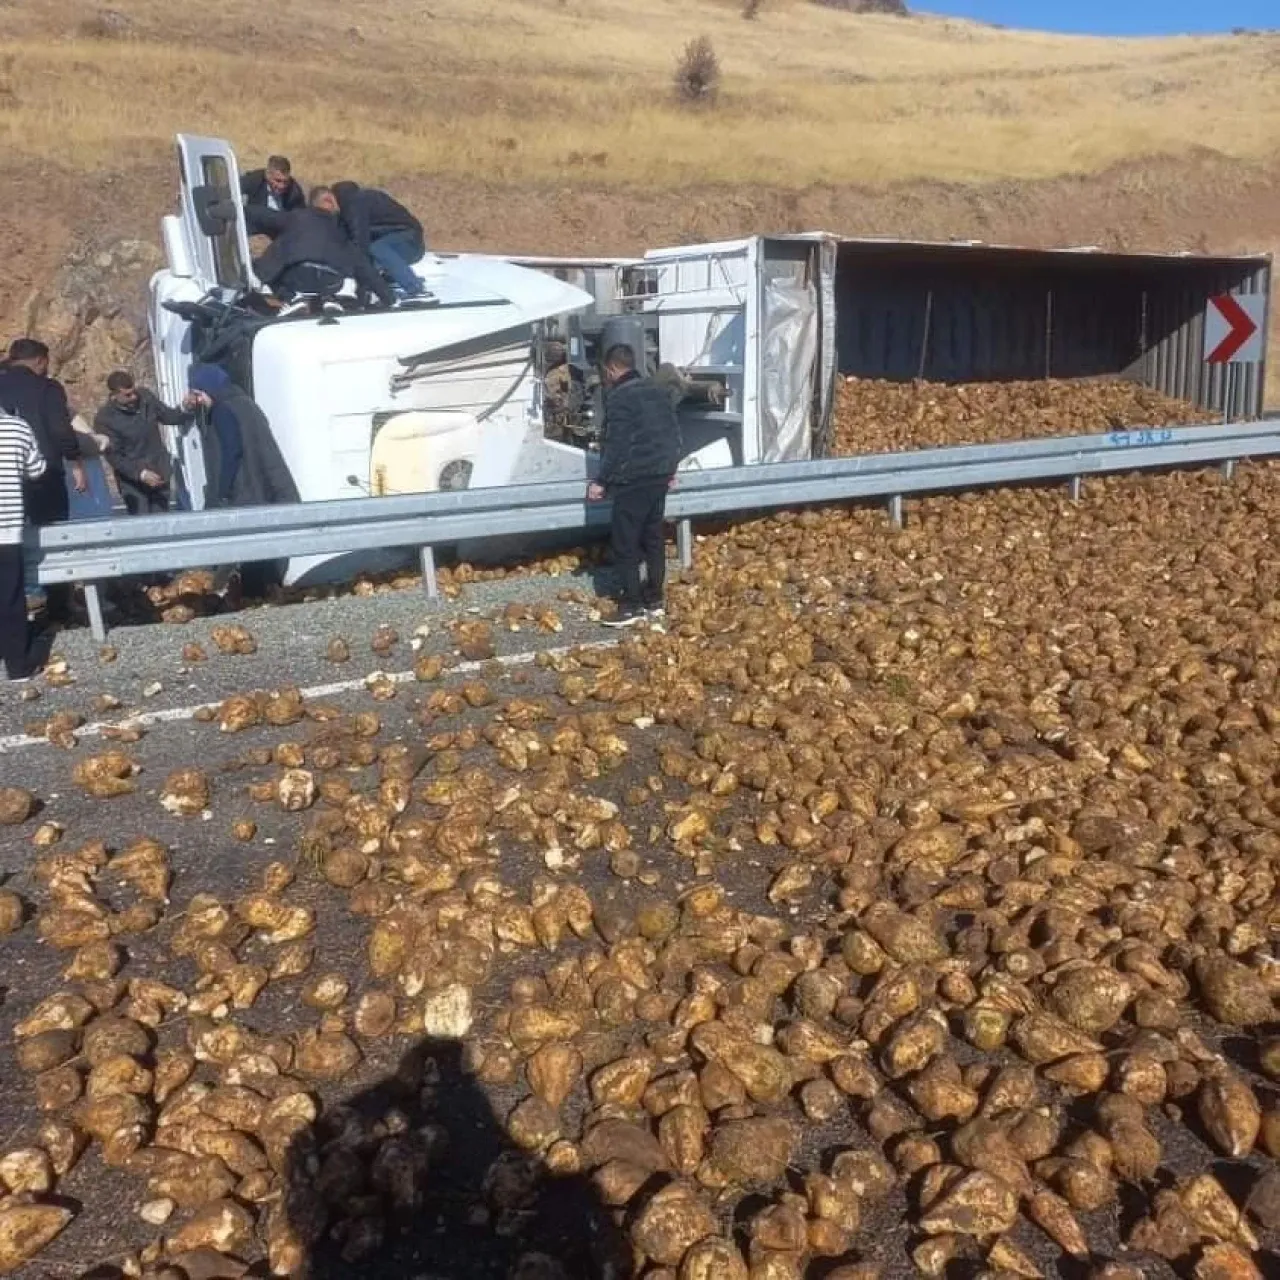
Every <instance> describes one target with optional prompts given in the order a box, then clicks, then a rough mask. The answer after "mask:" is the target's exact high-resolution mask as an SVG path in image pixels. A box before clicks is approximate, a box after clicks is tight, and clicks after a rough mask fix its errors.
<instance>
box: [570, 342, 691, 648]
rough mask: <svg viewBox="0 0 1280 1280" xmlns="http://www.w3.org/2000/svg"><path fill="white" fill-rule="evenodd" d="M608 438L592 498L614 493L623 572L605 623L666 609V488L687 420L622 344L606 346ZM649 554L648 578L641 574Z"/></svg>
mask: <svg viewBox="0 0 1280 1280" xmlns="http://www.w3.org/2000/svg"><path fill="white" fill-rule="evenodd" d="M604 378H605V384H606V386H607V387H608V391H607V393H606V395H605V402H604V443H603V445H602V447H601V451H600V470H599V472H598V474H597V476H596V479H595V480H593V481H592V483H591V485H590V486H589V487H588V489H587V498H588V500H590V501H592V502H600V501H602V500H603V499H604V498H605V497H606V496H608V497H610V498H612V499H613V523H612V527H611V536H612V540H613V560H614V564H615V565H616V566H617V570H618V573H619V574H620V575H621V578H622V595H621V597H620V599H619V600H618V612H617V614H616V615H615V616H614V617H612V618H609V619H607V620H606V622H605V626H609V627H633V626H636V625H638V624H640V623H642V622H645V621H646V620H648V619H649V618H658V617H661V616H662V615H663V612H664V610H663V596H662V587H663V581H664V579H665V577H666V569H667V552H666V545H665V543H664V540H663V522H664V520H665V518H666V506H667V491H668V490H669V489H670V488H671V487H672V485H674V483H675V474H676V467H677V466H678V465H679V463H680V458H681V454H682V444H681V439H680V420H679V419H678V418H677V417H676V411H675V409H674V408H673V406H672V404H671V397H670V395H669V394H668V392H667V391H666V389H665V388H663V387H661V386H659V385H658V384H657V383H656V382H654V381H653V380H652V379H651V378H645V377H641V375H640V374H639V373H638V372H637V371H636V357H635V353H634V352H633V351H632V349H631V348H630V347H628V346H624V345H622V344H618V345H617V346H613V347H610V348H609V350H608V351H607V352H606V353H605V361H604ZM642 558H643V560H644V564H645V568H646V573H647V579H646V581H645V583H644V585H643V586H642V585H641V581H640V561H641V559H642Z"/></svg>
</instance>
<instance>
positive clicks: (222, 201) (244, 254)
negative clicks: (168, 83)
mask: <svg viewBox="0 0 1280 1280" xmlns="http://www.w3.org/2000/svg"><path fill="white" fill-rule="evenodd" d="M177 145H178V167H179V171H180V173H181V177H182V195H181V220H182V224H183V230H184V231H185V233H186V234H185V237H184V238H185V240H186V243H187V246H188V248H189V250H190V253H191V258H192V262H191V265H192V267H193V268H194V271H195V278H196V279H197V280H198V281H199V283H200V284H201V285H203V286H204V287H205V288H206V289H209V290H214V289H225V290H229V291H231V292H234V293H239V292H243V291H244V290H246V289H251V288H253V287H254V286H255V284H256V283H257V281H256V279H255V278H254V275H253V265H252V259H251V258H250V255H249V233H248V229H247V227H246V225H245V219H244V206H243V203H242V201H241V198H240V170H239V167H238V166H237V164H236V157H235V153H234V152H233V151H232V150H231V145H230V144H229V143H227V142H224V141H223V140H222V139H221V138H202V137H198V136H197V135H195V134H190V133H180V134H178V139H177Z"/></svg>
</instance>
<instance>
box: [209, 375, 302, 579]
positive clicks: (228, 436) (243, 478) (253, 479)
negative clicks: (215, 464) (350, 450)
mask: <svg viewBox="0 0 1280 1280" xmlns="http://www.w3.org/2000/svg"><path fill="white" fill-rule="evenodd" d="M187 385H188V386H189V387H190V388H191V393H190V395H188V397H187V404H188V406H189V407H190V408H197V407H198V408H203V409H205V410H207V411H208V414H209V421H210V425H211V426H212V427H213V429H214V432H215V434H216V436H217V440H218V449H217V452H218V454H219V471H220V474H219V475H218V477H217V479H216V483H215V484H214V485H213V486H212V488H213V494H212V497H213V501H211V502H210V505H211V506H223V507H256V506H266V505H272V504H283V503H289V502H300V501H301V498H300V497H299V495H298V486H297V485H296V484H294V482H293V477H292V476H291V475H290V474H289V467H288V464H287V463H286V462H285V460H284V455H283V454H282V453H281V452H280V446H279V445H278V444H277V443H276V438H275V436H273V435H272V434H271V424H270V423H269V422H268V421H267V415H266V414H265V413H263V412H262V410H261V409H259V408H258V406H257V404H256V403H255V402H254V400H253V397H252V396H250V395H249V393H248V392H247V391H245V390H244V389H243V388H242V387H239V386H237V385H236V384H235V383H234V382H232V380H231V376H230V375H229V374H228V373H227V371H226V370H225V369H223V368H222V367H221V366H219V365H216V364H197V365H193V366H192V367H191V372H190V373H189V374H188V375H187ZM231 441H234V445H229V442H231ZM236 450H238V456H230V457H229V456H228V454H229V452H230V453H232V454H234V452H235V451H236ZM283 568H284V565H283V563H281V562H279V561H266V562H262V563H258V564H249V565H243V566H241V583H242V586H243V590H244V592H245V593H246V594H248V595H251V596H263V595H266V593H267V590H268V588H269V587H270V586H272V585H274V584H278V583H279V581H280V578H281V575H282V571H283Z"/></svg>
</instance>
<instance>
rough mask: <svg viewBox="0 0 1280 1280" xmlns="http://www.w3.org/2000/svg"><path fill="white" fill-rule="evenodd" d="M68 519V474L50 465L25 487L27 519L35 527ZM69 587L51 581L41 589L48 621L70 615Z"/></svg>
mask: <svg viewBox="0 0 1280 1280" xmlns="http://www.w3.org/2000/svg"><path fill="white" fill-rule="evenodd" d="M70 518H71V498H70V496H69V495H68V494H67V477H66V473H65V472H64V471H63V470H62V468H61V467H50V468H49V469H48V470H47V471H46V472H45V473H44V475H42V476H41V477H40V479H39V480H34V481H31V482H29V483H28V486H27V519H28V520H29V521H30V522H31V523H32V524H33V525H36V526H44V525H47V524H58V523H60V522H61V521H63V520H69V519H70ZM71 594H72V588H71V584H70V583H69V582H59V583H56V584H54V583H51V584H50V585H49V586H47V587H46V588H45V591H44V616H45V618H46V619H47V620H48V621H49V622H67V621H69V620H70V618H71Z"/></svg>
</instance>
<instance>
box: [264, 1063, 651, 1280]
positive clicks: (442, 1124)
mask: <svg viewBox="0 0 1280 1280" xmlns="http://www.w3.org/2000/svg"><path fill="white" fill-rule="evenodd" d="M281 1209H282V1212H283V1215H284V1218H285V1221H286V1222H287V1224H288V1227H289V1229H290V1234H291V1235H292V1236H293V1238H294V1247H295V1248H299V1249H300V1251H301V1254H302V1261H301V1266H300V1267H298V1268H297V1269H296V1270H291V1271H290V1273H289V1274H290V1275H292V1276H294V1277H295V1280H297V1278H298V1277H303V1278H304V1280H339V1277H341V1278H342V1280H354V1278H356V1277H369V1278H370V1280H373V1278H374V1277H377V1278H378V1280H402V1278H403V1280H463V1278H464V1277H467V1278H469V1277H476V1280H490V1278H491V1277H492V1278H493V1280H631V1277H632V1276H633V1275H634V1274H635V1272H634V1266H633V1260H632V1253H631V1250H630V1248H629V1246H628V1245H627V1243H626V1240H625V1238H624V1236H623V1235H622V1232H621V1231H620V1230H619V1229H618V1227H617V1226H616V1225H615V1224H614V1222H613V1220H612V1218H611V1217H610V1215H609V1212H608V1210H607V1209H606V1208H605V1206H604V1205H603V1203H602V1202H601V1200H600V1198H599V1196H598V1195H597V1193H596V1191H595V1189H594V1187H593V1186H592V1184H591V1182H590V1180H589V1179H588V1178H587V1176H586V1175H585V1173H583V1174H573V1175H567V1176H566V1175H557V1174H555V1173H553V1172H552V1171H551V1170H550V1169H548V1168H547V1167H546V1165H545V1164H544V1163H543V1162H542V1160H540V1159H539V1157H538V1156H536V1155H531V1154H529V1153H528V1152H525V1151H522V1150H520V1149H519V1148H518V1147H517V1146H516V1145H515V1144H514V1143H513V1142H512V1141H511V1140H510V1139H509V1138H508V1137H507V1135H506V1133H505V1132H504V1130H503V1127H502V1125H501V1123H500V1122H499V1120H498V1118H497V1117H496V1116H495V1115H494V1111H493V1107H492V1106H491V1105H490V1103H489V1100H488V1098H486V1096H485V1094H484V1092H483V1091H482V1090H481V1087H480V1085H479V1083H478V1082H477V1081H476V1080H475V1079H474V1078H473V1077H472V1076H471V1075H469V1074H468V1073H467V1071H466V1070H465V1069H464V1067H463V1064H462V1045H461V1043H460V1042H458V1041H453V1040H424V1041H423V1042H421V1043H420V1044H418V1045H417V1046H416V1047H415V1048H414V1049H412V1050H410V1051H409V1052H408V1053H407V1054H405V1056H404V1057H403V1059H402V1060H401V1062H400V1065H399V1067H398V1068H397V1070H396V1072H395V1074H394V1075H391V1076H389V1077H388V1078H387V1079H385V1080H383V1081H381V1082H380V1083H379V1084H377V1085H375V1086H374V1087H372V1088H370V1089H367V1090H365V1091H364V1092H363V1093H360V1094H357V1095H356V1096H355V1097H353V1098H350V1099H349V1100H347V1101H345V1102H341V1103H339V1104H337V1105H333V1106H329V1107H326V1108H325V1110H324V1111H323V1113H322V1114H321V1116H320V1118H319V1119H318V1120H317V1121H316V1122H315V1123H314V1124H313V1125H311V1126H309V1127H308V1128H306V1129H305V1130H303V1131H302V1132H301V1133H299V1134H298V1135H297V1136H296V1137H295V1138H294V1139H293V1142H292V1144H291V1145H290V1148H289V1152H288V1157H287V1159H286V1163H285V1189H284V1199H283V1203H282V1206H281Z"/></svg>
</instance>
